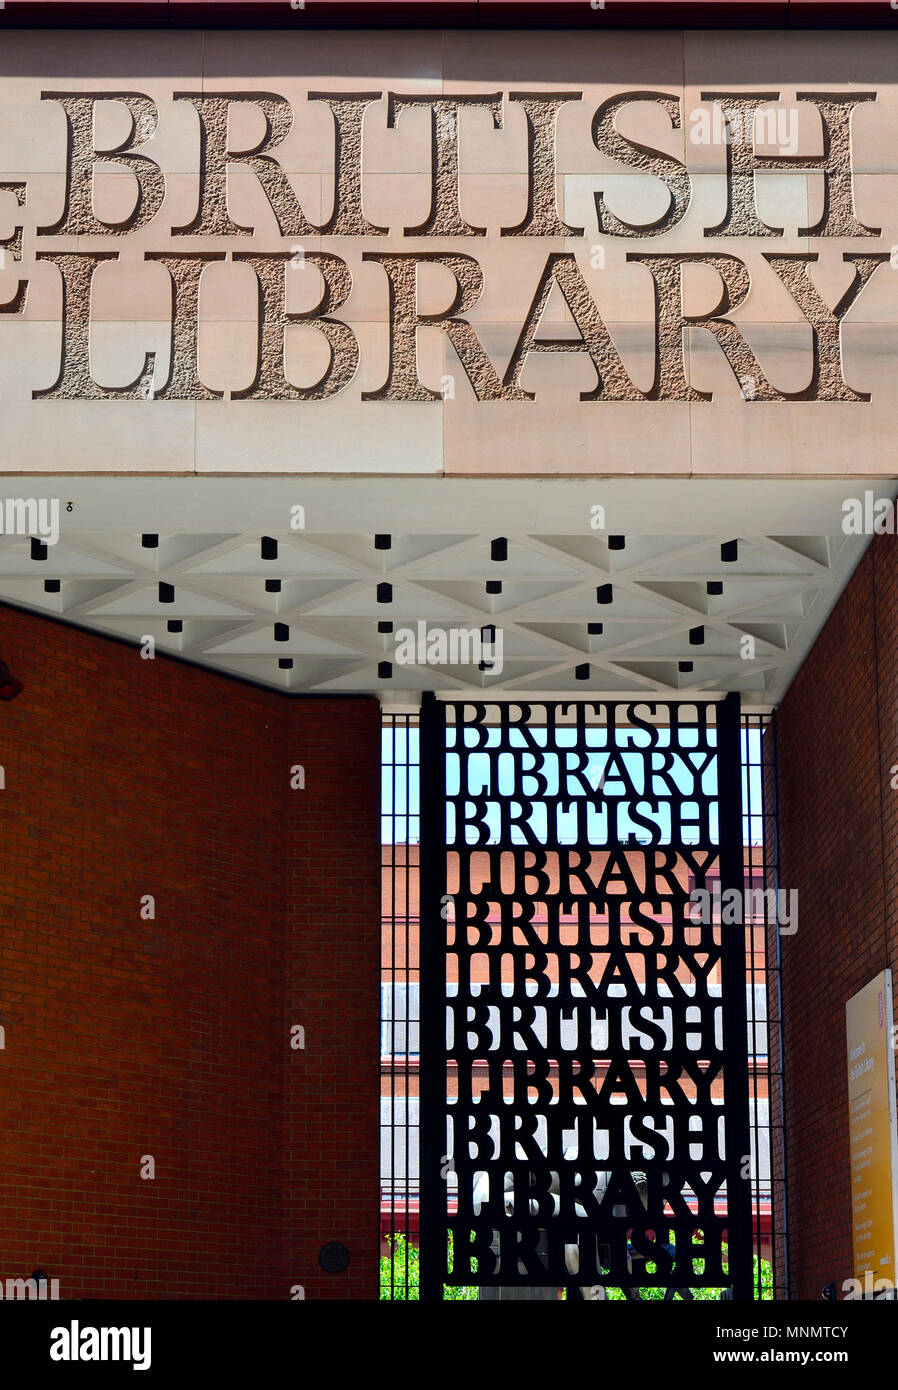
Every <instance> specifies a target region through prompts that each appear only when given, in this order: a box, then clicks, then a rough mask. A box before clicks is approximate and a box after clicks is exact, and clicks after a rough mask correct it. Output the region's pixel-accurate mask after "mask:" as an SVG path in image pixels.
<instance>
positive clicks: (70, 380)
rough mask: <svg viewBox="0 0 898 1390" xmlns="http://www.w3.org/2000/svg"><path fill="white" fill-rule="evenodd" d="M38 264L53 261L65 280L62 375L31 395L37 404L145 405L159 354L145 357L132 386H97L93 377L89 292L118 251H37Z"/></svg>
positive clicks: (63, 287) (63, 293)
mask: <svg viewBox="0 0 898 1390" xmlns="http://www.w3.org/2000/svg"><path fill="white" fill-rule="evenodd" d="M37 259H38V260H39V261H50V262H51V264H52V265H55V266H56V267H57V268H58V270H59V273H60V276H61V278H62V315H61V318H62V352H61V354H60V365H59V375H58V376H57V378H56V381H55V382H54V383H53V385H52V386H51V387H49V388H48V389H46V390H43V391H32V393H31V394H32V397H33V399H34V400H48V401H53V400H60V401H76V400H77V401H144V400H146V399H147V397H148V395H149V392H150V386H151V383H152V380H153V369H154V367H155V365H156V354H155V353H154V352H148V353H147V354H146V355H145V357H144V363H143V368H142V370H141V372H140V375H139V376H137V377H135V379H134V381H132V382H131V384H130V386H116V387H111V388H107V387H104V386H98V385H97V383H96V382H95V381H94V379H93V377H92V376H91V374H90V288H91V281H92V280H93V277H94V272H95V271H96V269H97V266H98V265H101V264H102V263H103V261H115V260H118V255H117V253H116V252H115V251H38V253H37Z"/></svg>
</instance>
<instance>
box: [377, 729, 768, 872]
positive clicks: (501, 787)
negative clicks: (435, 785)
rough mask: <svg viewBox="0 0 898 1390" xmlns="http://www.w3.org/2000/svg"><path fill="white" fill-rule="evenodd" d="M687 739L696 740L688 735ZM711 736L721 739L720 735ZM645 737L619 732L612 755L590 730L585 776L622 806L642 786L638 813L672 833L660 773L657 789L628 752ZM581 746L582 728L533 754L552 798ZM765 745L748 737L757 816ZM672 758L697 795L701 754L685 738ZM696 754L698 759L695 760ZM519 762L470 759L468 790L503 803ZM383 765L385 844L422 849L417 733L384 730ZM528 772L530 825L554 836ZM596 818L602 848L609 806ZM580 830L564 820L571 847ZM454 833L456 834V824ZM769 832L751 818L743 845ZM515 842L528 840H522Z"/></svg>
mask: <svg viewBox="0 0 898 1390" xmlns="http://www.w3.org/2000/svg"><path fill="white" fill-rule="evenodd" d="M490 732H491V733H492V734H493V735H494V736H495V737H496V739H498V731H497V730H492V731H490ZM514 732H515V731H514V730H512V731H511V734H512V736H513V735H514ZM657 732H658V734H659V735H660V739H659V744H658V748H657V750H656V751H660V750H661V749H669V748H670V744H669V741H668V740H669V731H668V730H665V729H659V730H658V731H657ZM685 732H686V733H687V734H688V730H687V731H685ZM531 733H533V734H534V735H535V736H536V737H537V739H539V736H540V734H541V735H542V736H543V737H544V736H545V730H531ZM711 736H712V737H713V733H712V735H711ZM454 737H455V734H454V730H450V731H449V739H450V746H449V747H448V749H447V766H446V777H447V789H448V790H449V791H450V792H455V791H457V790H458V778H459V759H458V757H457V755H456V753H455V752H454V751H453V746H452V742H451V740H453V739H454ZM640 737H643V738H644V735H641V731H640V730H638V729H627V730H621V731H619V738H618V742H617V744H616V745H612V747H611V748H610V749H609V747H608V746H607V745H606V738H607V732H606V730H605V728H604V727H603V726H596V727H595V728H592V729H589V730H587V744H589V742H590V739H594V746H595V755H594V757H593V758H591V760H590V763H589V765H588V767H587V769H586V770H585V776H586V778H587V780H588V781H589V782H590V783H591V784H592V785H593V786H594V787H596V786H597V785H598V783H599V781H600V780H601V779H603V778H604V787H603V790H604V791H605V793H606V795H607V796H609V797H610V798H612V801H614V800H619V799H620V798H622V797H625V796H626V791H627V788H626V786H625V784H624V782H623V780H622V777H623V776H627V777H629V778H630V780H631V782H632V783H633V784H635V786H636V787H637V789H638V790H639V791H640V792H641V793H642V794H643V795H644V797H645V800H644V801H640V800H638V801H637V803H636V804H637V806H638V807H639V808H640V809H641V810H642V813H643V814H644V815H646V816H647V817H648V818H649V819H650V820H654V821H655V822H656V823H657V824H659V825H660V826H661V828H662V831H663V832H666V829H667V827H668V824H669V821H668V818H667V817H666V814H665V811H664V807H665V804H666V803H665V801H664V795H665V792H666V790H667V789H666V787H665V784H664V781H663V779H662V777H661V776H660V774H655V776H654V777H653V779H652V785H648V784H647V783H646V782H645V780H644V778H645V768H644V762H643V756H642V754H640V753H639V752H636V751H629V752H628V751H627V749H628V747H629V748H630V749H631V750H632V749H634V747H638V746H639V742H640ZM575 740H576V730H575V729H573V728H571V729H559V730H556V739H555V748H553V750H552V751H551V752H550V753H548V754H547V756H546V757H545V758H542V757H540V755H539V754H538V753H532V752H531V753H530V754H529V756H527V757H526V758H525V760H524V765H525V768H526V773H541V774H542V775H543V776H544V777H545V778H546V779H547V781H548V792H549V795H550V796H552V795H555V794H557V792H558V785H559V778H560V777H563V776H564V774H565V770H566V767H568V766H569V764H568V763H567V761H566V759H565V756H564V750H565V749H566V748H571V749H572V748H573V747H574V744H575ZM759 741H760V732H759V730H758V729H755V728H752V729H748V730H744V731H743V734H742V752H743V773H742V783H743V801H744V802H745V800H746V797H747V796H750V800H751V807H752V810H753V811H755V812H759V811H760V807H761V800H762V798H761V771H760V766H759V761H760V751H759ZM556 750H557V751H556ZM672 752H673V755H674V764H673V766H672V767H671V769H670V771H669V772H668V774H667V775H668V776H669V778H670V780H671V781H673V782H674V783H675V785H676V786H678V787H679V788H680V790H681V791H684V792H685V791H687V790H691V789H692V788H693V785H694V780H695V778H697V777H698V769H699V768H700V766H701V763H702V757H701V755H700V754H698V753H695V752H692V750H691V749H690V747H689V744H688V741H687V739H685V738H684V739H683V740H682V741H681V743H680V746H679V748H677V749H675V750H672ZM612 753H616V762H617V768H614V767H611V768H609V767H608V761H609V756H610V755H611V754H612ZM690 753H692V756H691V758H690ZM518 759H519V755H518V754H512V753H511V752H505V753H500V754H499V756H498V757H496V756H495V755H493V756H492V757H490V756H488V755H487V754H478V753H472V754H469V755H468V786H469V787H470V788H472V789H473V790H474V791H475V794H476V793H478V792H479V794H480V795H487V796H490V797H496V796H499V797H502V798H504V799H507V798H509V797H510V796H511V795H512V793H513V788H514V781H513V771H512V764H513V760H515V761H517V760H518ZM746 759H747V766H746ZM382 760H383V778H382V799H381V812H382V818H381V840H382V842H383V843H385V844H389V843H390V842H391V840H392V839H393V838H394V835H395V840H396V842H397V843H404V842H405V841H409V842H410V843H413V844H414V843H417V841H418V839H419V834H420V827H419V820H418V811H419V802H418V730H417V728H415V727H412V728H408V729H406V728H405V727H404V726H403V727H397V728H395V729H391V728H390V727H385V728H384V731H383V742H382ZM394 760H395V762H396V764H397V766H396V767H395V768H394V767H393V766H392V764H393V762H394ZM663 762H664V759H663V758H662V759H658V760H656V763H655V765H656V766H659V765H663ZM621 764H623V768H624V772H623V773H622V772H621V771H620V768H621ZM573 765H574V766H576V763H573ZM491 767H494V768H495V776H496V785H495V786H492V787H490V785H489V779H490V776H491ZM526 773H525V780H524V783H523V788H524V795H525V796H528V797H531V798H532V799H533V800H534V802H536V803H537V804H536V805H535V807H534V814H533V818H532V819H531V821H530V822H529V824H530V825H531V826H532V828H533V830H534V831H535V832H536V833H537V834H541V833H542V832H544V831H545V829H546V821H545V814H544V806H543V804H542V803H540V802H539V798H538V796H537V794H536V793H537V791H538V786H537V783H536V780H535V778H534V777H533V776H531V777H530V778H529V781H528V780H527V777H526ZM701 788H702V791H703V793H704V794H705V795H707V796H715V795H716V792H717V786H716V760H714V761H712V762H711V764H710V766H709V767H708V768H707V769H706V770H705V772H704V775H703V776H702V778H701ZM567 790H568V794H569V795H570V796H579V797H580V798H581V799H587V798H586V793H585V790H584V789H583V788H582V787H578V786H577V785H576V784H575V783H572V782H571V780H570V778H569V779H568V783H567ZM653 794H654V795H655V796H656V797H658V798H660V803H659V805H656V807H654V808H653V807H652V804H651V803H652V796H653ZM668 795H669V793H668ZM394 798H395V801H394ZM619 805H620V811H619V818H618V825H617V829H618V832H619V834H621V835H626V834H632V835H634V836H636V838H637V839H638V838H639V836H640V835H644V833H645V832H644V831H643V830H642V829H641V827H639V826H637V825H635V824H634V823H633V822H632V821H631V820H630V818H629V816H628V815H627V813H626V806H625V804H624V803H623V802H619ZM659 807H660V809H659ZM391 809H392V810H394V812H395V821H396V823H395V831H391V826H390V820H391V817H390V812H391ZM589 816H590V838H591V839H593V840H594V841H600V840H601V838H602V836H603V833H605V832H607V815H606V812H605V810H604V809H603V808H602V807H599V808H591V809H590V811H589ZM487 824H490V825H492V826H494V827H496V826H497V825H498V817H497V815H496V814H494V813H492V812H488V813H487ZM711 826H712V836H714V837H715V838H716V808H714V810H713V812H712V820H711ZM574 827H575V820H574V812H573V810H570V811H569V812H567V814H566V817H565V816H564V815H562V816H559V820H558V824H557V831H558V833H559V834H560V836H561V838H562V839H563V840H570V839H573V834H574ZM603 827H604V831H603ZM449 828H450V833H451V831H452V826H451V823H450V827H449ZM761 832H762V826H761V817H760V814H755V815H753V816H752V817H751V818H749V817H748V815H747V814H743V838H744V840H745V841H746V843H748V842H751V843H759V842H760V840H761ZM553 833H554V832H553ZM515 838H517V839H521V837H520V835H519V834H518V835H517V836H516V837H515Z"/></svg>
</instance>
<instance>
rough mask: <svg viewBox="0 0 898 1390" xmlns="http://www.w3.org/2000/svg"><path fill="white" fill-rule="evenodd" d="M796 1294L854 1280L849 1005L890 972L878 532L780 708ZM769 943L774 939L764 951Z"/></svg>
mask: <svg viewBox="0 0 898 1390" xmlns="http://www.w3.org/2000/svg"><path fill="white" fill-rule="evenodd" d="M776 740H777V774H778V776H777V780H778V801H779V804H778V826H779V853H780V878H781V881H782V882H783V883H784V884H787V885H788V886H789V887H790V888H793V889H796V890H797V892H798V900H799V902H800V904H801V925H800V928H799V930H798V932H797V933H796V934H795V936H793V937H788V938H784V939H783V940H782V945H781V959H782V994H783V998H782V1017H783V1070H784V1075H785V1088H786V1095H785V1112H784V1117H783V1118H784V1127H785V1143H786V1173H787V1183H788V1201H789V1225H790V1230H791V1241H790V1264H791V1275H792V1297H794V1298H818V1297H819V1296H820V1290H821V1288H822V1287H823V1286H824V1285H826V1284H828V1283H829V1282H830V1281H835V1282H836V1283H837V1284H841V1281H842V1280H843V1279H845V1278H847V1277H849V1276H850V1275H851V1274H852V1272H853V1271H852V1267H851V1266H852V1250H851V1166H850V1163H849V1149H848V1088H847V1077H846V1066H845V1004H846V1001H847V1000H848V999H850V998H851V996H852V995H853V994H855V993H856V992H857V991H858V990H859V989H861V988H862V987H863V986H864V985H865V984H866V983H867V981H868V980H870V979H871V978H872V977H873V976H874V975H876V974H877V973H878V972H879V971H880V970H882V969H883V968H884V967H890V968H891V970H892V971H893V972H895V971H896V970H898V790H896V787H895V771H896V764H898V565H896V545H895V537H894V536H890V535H882V536H877V537H874V539H873V541H872V543H871V545H870V547H869V548H868V550H867V551H866V553H865V555H864V557H863V559H862V560H861V562H860V564H859V566H858V568H857V570H856V572H855V574H854V576H853V578H852V579H851V581H850V582H849V584H848V586H847V588H846V590H845V592H844V593H843V595H842V597H841V598H840V600H839V602H838V604H837V605H836V607H835V609H834V610H833V612H832V614H831V615H830V618H829V621H828V622H827V624H826V626H825V627H824V629H823V631H822V632H821V634H820V636H819V638H818V640H817V642H816V643H815V645H814V647H813V649H812V651H811V652H810V653H809V655H808V657H807V658H806V660H805V662H804V665H803V666H802V667H801V669H800V671H799V672H798V675H797V676H796V678H795V681H794V682H793V684H792V687H791V689H790V690H789V692H788V694H787V695H786V698H785V700H784V701H783V703H782V705H781V706H780V708H779V710H778V711H777V714H776ZM773 946H774V949H775V943H774V944H773Z"/></svg>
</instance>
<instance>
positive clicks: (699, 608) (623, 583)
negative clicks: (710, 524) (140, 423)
mask: <svg viewBox="0 0 898 1390" xmlns="http://www.w3.org/2000/svg"><path fill="white" fill-rule="evenodd" d="M7 481H8V483H11V482H12V481H13V480H12V479H10V480H7ZM94 481H97V480H94ZM391 485H393V484H392V482H391ZM0 486H2V482H0ZM108 486H109V484H107V487H108ZM126 486H127V484H126ZM509 486H512V485H511V484H510V483H509ZM642 486H643V487H644V488H646V489H647V488H648V487H650V484H647V483H645V484H642ZM807 486H812V485H811V484H808V485H807ZM20 488H21V480H19V489H20ZM70 490H71V489H70ZM8 491H9V488H8V487H7V493H8ZM207 495H208V494H207ZM188 510H189V509H188ZM213 510H214V509H213ZM488 510H489V509H486V511H487V512H488ZM85 511H89V508H88V509H81V515H79V516H78V517H77V519H76V518H75V517H72V518H71V523H69V519H68V518H65V520H66V522H67V524H66V525H65V526H64V527H63V533H62V535H61V537H60V540H59V543H58V544H56V545H55V546H48V547H46V549H44V548H42V547H40V546H34V545H33V544H32V542H31V540H30V539H29V538H28V537H19V536H2V537H0V599H3V600H5V601H7V602H9V603H12V604H15V605H18V606H21V607H26V608H31V609H35V610H37V611H40V612H44V613H47V614H50V615H53V616H54V617H57V618H61V619H63V620H65V621H68V622H71V623H74V624H77V625H80V626H83V627H85V628H89V629H93V630H96V631H99V632H102V633H105V634H107V635H111V636H113V637H117V638H121V639H125V640H127V641H130V642H133V643H135V644H137V643H139V642H140V640H141V639H142V638H144V637H146V636H152V637H153V638H154V639H155V642H156V646H157V650H160V651H164V652H168V653H171V654H174V655H177V656H180V657H183V658H186V659H189V660H190V661H193V662H197V663H200V664H202V665H205V666H209V667H212V668H215V669H217V670H220V671H224V672H228V673H232V674H235V675H238V676H242V677H244V678H248V679H250V680H253V681H256V682H259V683H262V684H265V685H268V686H272V687H275V688H278V689H281V690H284V691H289V692H297V693H299V692H317V693H324V692H329V693H334V692H354V691H365V692H374V693H378V694H380V695H381V697H382V698H383V699H384V701H385V702H386V703H388V704H395V705H399V706H401V705H402V704H404V703H405V704H414V703H416V700H417V695H418V693H419V692H420V691H422V690H428V689H431V690H437V691H442V692H446V693H450V692H454V693H460V694H465V693H473V692H478V693H481V692H485V691H490V692H493V693H495V694H501V695H504V696H507V697H511V696H515V695H524V694H527V693H531V694H533V695H539V694H543V695H549V694H551V693H553V692H555V693H570V694H571V695H572V696H574V697H577V698H584V697H587V696H589V695H592V694H601V693H606V694H608V695H612V694H613V695H617V696H621V695H628V694H634V695H637V694H644V695H646V696H649V697H650V696H651V695H653V694H656V695H659V696H668V695H671V694H676V695H680V696H684V695H688V694H690V693H696V694H708V693H715V692H722V691H729V690H738V691H740V692H742V693H743V695H744V697H745V700H746V703H747V704H748V705H752V704H755V705H758V706H762V707H769V706H770V705H773V704H776V703H777V701H778V700H779V699H780V698H781V697H782V695H783V693H784V692H785V690H786V688H787V686H788V684H789V681H790V680H791V678H792V675H793V674H794V671H795V669H797V665H798V664H799V663H800V659H801V657H802V656H803V654H804V652H805V651H806V650H807V648H808V647H809V645H810V643H811V641H812V640H813V637H814V635H815V634H816V632H817V631H818V630H819V627H820V625H821V623H822V621H823V619H824V618H825V616H826V614H827V613H828V611H829V610H830V608H831V607H832V604H833V602H834V601H835V598H836V596H837V594H838V592H839V590H840V589H841V587H842V585H843V583H844V581H845V578H846V577H847V574H848V573H850V571H851V569H852V568H853V566H854V564H855V563H856V561H857V558H858V557H859V555H860V553H861V551H862V548H863V538H860V540H859V539H858V538H850V537H846V536H845V535H844V534H843V532H842V530H841V526H840V525H836V526H835V527H833V528H831V529H830V531H829V532H828V534H783V533H778V534H775V535H774V534H742V533H740V530H739V528H738V521H739V508H738V506H736V507H733V506H729V507H726V508H724V509H722V514H721V515H719V517H718V518H716V519H719V521H720V523H721V525H720V528H719V529H716V530H714V531H713V532H712V531H708V530H707V529H699V528H696V530H695V533H694V534H685V533H683V534H677V535H661V534H654V533H645V534H643V533H640V532H639V530H636V531H634V532H633V533H629V532H625V531H620V532H617V533H616V534H613V535H612V534H610V533H609V532H606V531H604V530H598V531H592V530H591V529H590V528H588V527H587V526H582V528H581V530H580V532H579V533H577V534H571V533H564V532H561V531H560V530H559V529H558V528H557V526H554V527H553V525H552V522H553V520H556V521H557V518H553V517H552V515H551V514H550V513H547V514H546V515H545V517H544V520H545V521H546V522H548V523H549V525H548V526H547V527H546V529H542V528H540V527H538V526H537V527H533V529H531V530H527V531H524V530H514V529H512V528H511V527H509V526H505V527H504V528H502V529H500V525H499V524H496V523H501V517H500V516H499V515H496V516H495V517H493V516H490V515H481V516H478V520H479V521H481V522H482V521H486V522H487V523H489V522H493V523H494V524H493V525H492V526H491V528H490V529H489V530H479V529H478V530H473V529H471V528H468V529H461V528H459V527H458V525H457V520H458V518H459V516H462V515H464V516H466V517H467V518H468V519H469V518H470V516H471V515H472V509H470V508H468V509H467V511H466V510H465V509H464V508H462V509H456V510H452V509H441V508H439V507H436V508H432V509H431V512H432V516H431V526H432V528H433V529H432V530H427V531H424V530H420V529H417V530H415V531H411V530H407V531H405V532H404V531H403V530H402V529H401V523H402V520H403V517H402V508H401V506H398V507H397V514H396V517H395V521H396V523H398V525H397V527H396V529H395V530H390V531H384V530H375V529H371V530H369V529H367V528H366V529H364V530H361V529H360V530H350V529H342V530H341V529H325V530H318V529H315V530H313V529H311V527H307V528H306V529H304V530H300V531H292V530H289V529H282V530H278V529H276V528H274V527H269V528H267V529H266V530H265V531H264V532H262V531H260V529H259V527H258V526H254V527H253V528H252V529H243V528H241V527H239V526H238V527H237V528H235V527H234V525H233V523H234V521H235V520H245V518H239V517H237V516H236V514H235V509H234V507H233V506H230V507H222V509H221V515H220V516H218V517H214V518H213V521H214V523H215V525H214V529H211V528H210V529H208V530H202V531H200V530H197V529H196V526H195V524H194V526H192V527H191V528H190V529H184V530H179V529H177V528H175V529H171V530H163V529H160V530H157V531H150V530H149V529H147V530H141V529H130V528H129V526H128V523H127V519H125V518H123V519H122V524H121V525H120V526H119V527H115V528H113V527H110V526H109V525H108V524H106V523H104V527H103V529H101V530H93V531H92V530H89V529H86V530H81V529H78V526H79V524H83V523H84V521H85V520H87V516H86V515H85ZM162 511H163V512H164V511H165V508H163V509H162ZM473 514H476V513H473ZM831 514H832V515H833V518H834V520H835V521H836V522H838V521H839V519H840V513H839V512H838V511H833V510H832V509H831ZM143 515H144V516H145V517H146V521H145V524H146V525H147V526H148V527H149V526H150V525H153V524H154V523H155V521H158V519H159V517H158V511H154V509H153V507H152V506H150V507H148V508H145V509H144V513H143ZM162 519H166V518H165V517H164V516H163V518H162ZM186 519H187V520H191V519H193V518H190V517H187V518H186ZM453 519H455V520H456V525H452V524H451V523H452V521H453ZM702 519H704V518H702ZM777 519H782V520H783V521H788V517H787V516H786V515H783V514H782V512H780V513H778V517H777ZM437 520H445V521H446V522H447V523H449V524H448V525H446V526H445V527H443V526H439V527H437V526H433V522H435V521H437ZM225 522H230V523H231V525H230V527H229V526H226V525H225V524H224V523H225ZM502 542H504V544H503V543H502ZM734 542H735V544H734ZM503 557H504V558H503ZM419 621H423V622H424V623H425V624H426V625H427V627H428V629H430V628H435V627H439V628H443V629H448V628H452V627H459V628H468V629H477V630H478V631H479V630H480V629H482V628H484V627H487V628H488V627H489V626H490V625H492V626H495V627H496V628H497V629H500V630H501V633H502V669H501V671H498V672H497V671H487V670H481V669H478V667H477V665H476V664H471V663H468V664H466V665H460V664H456V665H450V664H448V663H447V664H444V665H429V664H421V665H414V664H403V663H401V662H400V661H397V659H396V647H397V633H398V632H399V630H400V629H401V628H409V627H411V628H416V624H417V623H418V622H419ZM390 625H392V630H390ZM486 635H487V637H489V636H490V635H491V634H490V633H489V632H487V634H486ZM746 639H751V640H750V641H747V640H746Z"/></svg>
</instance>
